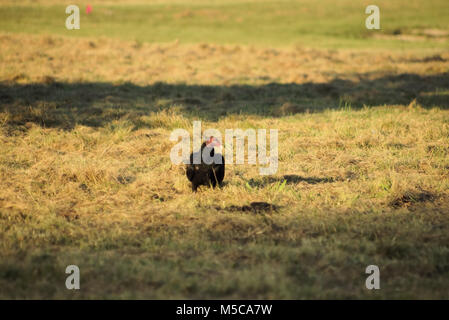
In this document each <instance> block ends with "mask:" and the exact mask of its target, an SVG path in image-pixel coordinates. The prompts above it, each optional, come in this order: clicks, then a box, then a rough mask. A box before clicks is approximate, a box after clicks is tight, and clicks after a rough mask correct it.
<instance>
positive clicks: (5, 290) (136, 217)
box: [0, 0, 449, 299]
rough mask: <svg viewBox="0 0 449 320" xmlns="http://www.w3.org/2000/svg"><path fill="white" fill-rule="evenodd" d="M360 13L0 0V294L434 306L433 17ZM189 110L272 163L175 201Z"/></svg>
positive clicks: (438, 186)
mask: <svg viewBox="0 0 449 320" xmlns="http://www.w3.org/2000/svg"><path fill="white" fill-rule="evenodd" d="M377 2H378V3H377V5H378V6H379V7H380V9H381V30H367V29H366V28H365V27H364V21H365V18H366V16H367V15H366V14H365V7H366V5H368V4H371V3H370V2H367V1H359V2H358V3H357V2H355V1H349V0H344V1H338V5H337V4H334V2H333V1H328V0H326V1H320V4H318V2H313V1H271V0H266V1H257V2H256V1H234V0H227V1H201V0H196V1H191V2H190V3H186V2H183V1H153V2H150V3H148V2H146V1H139V0H134V1H90V2H87V1H77V3H76V4H78V5H79V6H80V9H81V29H80V30H72V31H69V30H67V29H65V24H64V23H65V18H66V17H67V15H65V7H66V5H68V4H72V3H73V1H69V2H66V1H53V0H41V1H23V2H21V3H20V4H18V3H16V2H15V1H0V299H23V298H24V299H38V298H46V299H92V298H107V299H111V298H119V299H122V298H132V299H167V298H169V299H180V298H183V299H192V298H193V299H200V298H205V299H211V298H215V299H223V298H232V299H259V298H260V299H324V298H332V299H346V298H349V299H431V298H433V299H435V298H436V299H448V298H449V50H448V49H449V5H448V4H447V1H446V0H429V1H425V2H422V1H410V0H409V1H405V0H399V1H395V2H394V3H392V2H391V1H388V2H387V1H377ZM87 3H90V4H92V6H93V11H92V13H91V14H90V15H89V16H87V15H86V13H85V11H84V10H85V5H86V4H87ZM194 120H201V121H202V127H203V129H206V128H217V129H219V130H220V131H221V132H224V130H225V129H227V128H233V129H234V128H241V129H251V128H253V129H259V128H260V129H278V130H279V168H278V170H277V173H276V174H274V175H271V176H261V175H259V171H258V166H257V165H249V164H244V165H227V166H226V176H225V184H224V185H223V187H222V188H220V189H215V190H212V189H209V188H201V189H200V190H199V192H197V193H192V191H191V189H190V184H189V181H188V180H187V178H186V177H185V168H184V167H183V166H182V165H174V164H172V163H171V161H170V149H171V148H172V146H173V145H174V144H175V143H174V142H172V141H170V140H169V136H170V133H171V132H172V131H173V130H174V129H176V128H184V129H187V130H188V131H189V132H192V122H193V121H194ZM262 201H263V202H267V203H270V204H273V205H274V206H275V209H273V210H263V208H261V209H257V210H256V209H254V210H248V207H249V206H250V204H251V203H252V202H262ZM72 264H74V265H77V266H79V268H80V271H81V289H80V290H67V289H66V287H65V279H66V277H67V274H65V268H66V266H68V265H72ZM372 264H374V265H377V266H379V268H380V284H381V289H380V290H367V289H366V287H365V280H366V278H367V276H368V275H367V274H366V273H365V268H366V267H367V266H368V265H372Z"/></svg>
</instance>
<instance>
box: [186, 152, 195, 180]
mask: <svg viewBox="0 0 449 320" xmlns="http://www.w3.org/2000/svg"><path fill="white" fill-rule="evenodd" d="M186 175H187V179H189V181H192V180H193V176H194V175H195V168H194V166H193V153H191V154H190V164H188V165H187V169H186Z"/></svg>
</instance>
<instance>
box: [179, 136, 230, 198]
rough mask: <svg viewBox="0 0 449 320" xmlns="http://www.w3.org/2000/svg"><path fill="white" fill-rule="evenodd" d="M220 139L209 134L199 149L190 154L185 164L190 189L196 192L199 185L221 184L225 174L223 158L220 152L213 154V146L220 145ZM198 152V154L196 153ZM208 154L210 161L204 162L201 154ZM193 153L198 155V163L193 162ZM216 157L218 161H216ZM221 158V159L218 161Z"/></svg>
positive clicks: (214, 185) (213, 185) (213, 186)
mask: <svg viewBox="0 0 449 320" xmlns="http://www.w3.org/2000/svg"><path fill="white" fill-rule="evenodd" d="M220 146H221V143H220V141H219V140H218V139H217V138H216V137H214V136H211V137H210V138H209V139H208V140H206V141H205V142H203V144H202V145H201V149H200V151H197V152H196V153H194V152H192V153H191V154H190V162H189V164H187V168H186V175H187V179H189V181H190V182H191V183H192V191H193V192H196V191H197V189H198V187H199V186H201V185H204V186H212V188H215V187H216V186H217V184H219V185H221V184H222V182H223V179H224V175H225V160H224V157H223V155H222V154H221V153H217V154H215V149H214V147H220ZM198 153H199V154H198ZM207 153H208V154H209V155H210V157H211V160H212V163H210V164H208V163H205V161H204V159H203V157H202V155H203V154H207ZM195 155H196V156H197V157H199V159H200V161H201V162H200V163H198V164H195V163H193V160H194V158H195ZM217 159H218V161H216V160H217ZM220 159H221V161H220Z"/></svg>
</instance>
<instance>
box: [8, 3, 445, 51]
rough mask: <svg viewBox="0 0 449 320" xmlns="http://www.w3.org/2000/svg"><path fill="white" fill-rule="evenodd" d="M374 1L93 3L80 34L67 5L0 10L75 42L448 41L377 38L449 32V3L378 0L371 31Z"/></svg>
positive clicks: (13, 20) (440, 43)
mask: <svg viewBox="0 0 449 320" xmlns="http://www.w3.org/2000/svg"><path fill="white" fill-rule="evenodd" d="M369 4H371V2H369V1H359V2H357V4H355V3H354V1H350V0H345V1H339V2H338V4H335V3H334V1H320V4H319V5H317V4H316V3H314V2H312V1H263V2H260V3H256V2H253V1H242V2H235V1H228V2H212V3H208V2H205V1H199V2H194V3H193V4H184V3H179V2H169V3H167V4H163V3H160V2H157V3H154V4H141V3H133V2H131V3H129V4H124V3H117V4H114V3H109V4H108V3H105V4H102V3H99V4H98V5H97V4H95V3H94V6H93V7H94V9H93V12H92V14H91V15H89V16H87V15H86V13H85V12H84V9H85V6H83V5H80V7H81V8H80V10H81V29H80V30H76V31H69V30H66V29H65V19H66V15H65V6H64V5H54V4H53V3H52V2H50V3H49V4H47V5H45V6H36V5H32V6H23V5H17V4H14V2H12V3H9V2H8V5H4V6H1V7H0V30H3V31H8V32H26V33H39V34H58V35H67V36H75V37H80V36H81V37H86V36H88V37H99V36H100V37H114V38H119V39H123V40H137V41H145V42H172V41H175V40H176V39H178V40H179V41H180V42H181V43H202V42H208V43H217V44H218V43H228V44H245V45H247V44H252V45H262V46H287V45H292V44H299V45H306V46H319V47H332V48H341V47H349V48H362V47H363V48H378V47H383V48H398V47H399V48H418V47H421V48H422V47H428V48H444V47H446V48H447V47H448V37H447V35H446V36H445V37H442V38H433V37H424V39H422V40H420V41H418V42H417V41H402V40H399V39H395V38H394V37H391V38H382V39H377V38H374V37H373V36H374V35H376V34H380V35H392V34H393V32H394V31H397V30H400V31H401V33H402V34H408V33H413V31H416V30H419V29H441V30H444V31H446V32H448V31H449V24H448V21H449V6H448V5H447V3H446V1H444V0H431V1H425V2H422V1H418V0H415V1H395V2H391V1H378V2H377V3H376V4H377V5H378V6H379V7H380V10H381V29H382V30H379V31H370V30H367V29H366V28H365V19H366V17H367V15H366V14H365V8H366V6H367V5H369Z"/></svg>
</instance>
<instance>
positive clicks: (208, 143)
mask: <svg viewBox="0 0 449 320" xmlns="http://www.w3.org/2000/svg"><path fill="white" fill-rule="evenodd" d="M206 147H208V148H213V147H221V143H220V141H219V140H218V139H217V138H216V137H214V136H211V137H210V138H209V139H208V140H207V141H206Z"/></svg>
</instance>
